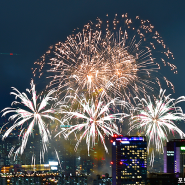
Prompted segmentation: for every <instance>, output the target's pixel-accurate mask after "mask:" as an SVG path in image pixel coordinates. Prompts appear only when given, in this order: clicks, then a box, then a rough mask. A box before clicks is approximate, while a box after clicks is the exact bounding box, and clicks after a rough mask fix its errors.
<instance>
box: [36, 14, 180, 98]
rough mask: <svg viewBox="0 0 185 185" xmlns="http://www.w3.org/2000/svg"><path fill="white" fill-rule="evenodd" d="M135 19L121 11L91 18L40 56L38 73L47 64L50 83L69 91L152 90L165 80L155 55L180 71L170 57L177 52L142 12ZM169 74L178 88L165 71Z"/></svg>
mask: <svg viewBox="0 0 185 185" xmlns="http://www.w3.org/2000/svg"><path fill="white" fill-rule="evenodd" d="M135 22H136V23H132V20H131V19H129V18H128V17H127V14H124V15H122V17H121V19H120V20H118V18H117V15H116V16H115V18H114V20H113V22H109V21H101V20H100V19H97V23H95V24H93V23H92V22H90V23H88V24H87V25H85V26H84V29H83V31H82V32H77V33H75V32H76V31H74V33H73V34H72V35H70V36H68V37H67V40H66V41H65V42H59V43H57V44H55V45H54V46H51V47H50V49H49V50H48V51H47V52H46V54H44V55H43V56H42V58H41V60H40V61H37V62H35V64H38V65H39V66H37V67H36V68H35V69H34V70H33V73H34V75H36V73H37V72H39V78H40V77H41V76H42V75H43V73H44V69H45V71H47V73H46V77H47V78H50V79H51V81H50V83H49V84H48V85H47V86H46V88H49V87H55V88H56V89H57V90H58V91H59V93H61V92H62V91H65V92H67V93H66V94H69V93H70V92H71V91H70V89H71V88H72V89H73V90H75V93H76V94H79V92H82V91H83V92H85V91H86V92H88V93H92V92H95V91H104V92H105V95H106V96H107V97H108V98H110V97H112V96H120V97H122V98H123V99H125V100H127V101H130V100H131V99H132V98H133V97H134V96H135V95H137V96H138V95H140V93H141V94H145V93H146V90H148V89H150V90H153V85H154V84H155V83H158V85H159V86H160V81H159V78H158V73H157V72H158V70H159V69H160V66H159V64H158V63H157V62H156V61H158V60H155V58H157V59H159V60H160V61H161V63H163V64H164V66H165V65H169V66H170V67H171V70H174V73H177V71H176V66H174V65H173V64H170V63H169V62H166V59H168V58H170V57H172V58H173V54H172V53H171V52H170V51H169V50H168V49H166V45H165V44H164V41H163V40H162V38H161V37H160V35H159V33H158V32H157V31H154V26H152V25H151V23H150V22H149V21H148V20H147V21H144V20H140V18H139V17H138V16H137V17H136V19H135ZM137 23H139V26H138V28H135V25H136V26H137ZM157 47H159V48H157ZM156 48H157V51H159V52H155V50H156ZM155 53H158V54H157V55H155ZM165 57H166V59H165ZM47 64H49V65H47ZM49 66H50V67H49ZM164 80H165V81H166V82H167V85H171V86H172V88H174V87H173V84H172V83H171V82H170V81H168V80H167V78H166V77H164Z"/></svg>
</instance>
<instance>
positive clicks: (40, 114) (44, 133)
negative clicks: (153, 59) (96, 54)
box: [2, 81, 60, 154]
mask: <svg viewBox="0 0 185 185" xmlns="http://www.w3.org/2000/svg"><path fill="white" fill-rule="evenodd" d="M12 89H13V90H14V92H11V93H10V94H13V95H15V99H17V98H19V99H20V100H21V102H18V101H13V102H12V105H16V104H21V105H23V106H24V109H22V108H12V107H7V108H5V109H3V110H2V111H3V112H4V113H3V114H2V116H5V115H6V114H8V113H13V115H11V116H10V117H9V121H11V120H13V121H14V124H13V125H12V126H11V127H10V128H9V129H8V130H7V131H6V132H5V134H4V135H3V139H5V138H6V137H8V135H9V134H10V133H11V132H12V131H13V130H14V129H15V128H16V127H21V133H20V135H22V144H21V146H20V147H19V148H18V149H17V151H16V154H18V153H20V154H22V153H23V152H24V149H25V148H26V145H27V141H28V137H29V135H30V134H31V133H32V132H33V128H34V126H35V125H38V128H39V132H40V135H41V138H42V144H43V150H42V152H43V153H44V152H45V150H47V148H46V144H47V143H48V142H49V139H50V138H51V135H50V131H49V129H48V128H47V123H46V122H44V120H43V118H46V119H50V120H52V121H54V120H55V119H57V118H55V117H53V115H52V114H54V109H53V108H47V105H49V104H48V102H49V101H54V100H56V98H53V97H51V94H53V93H54V92H55V90H51V91H50V92H49V93H48V94H47V95H46V96H45V97H44V98H43V99H42V100H41V97H40V103H39V104H38V102H37V101H38V97H37V95H36V91H35V85H34V83H33V81H31V91H30V90H29V89H26V91H28V92H29V93H31V94H32V100H30V99H29V98H28V96H27V95H26V94H25V93H20V92H19V91H18V90H17V89H16V88H14V87H13V88H12ZM57 120H58V119H57ZM27 121H29V122H30V124H29V126H28V128H25V127H24V124H26V122H27ZM58 121H60V120H58ZM11 152H12V151H11Z"/></svg>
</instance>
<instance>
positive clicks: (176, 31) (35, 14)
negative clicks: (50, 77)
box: [0, 1, 185, 165]
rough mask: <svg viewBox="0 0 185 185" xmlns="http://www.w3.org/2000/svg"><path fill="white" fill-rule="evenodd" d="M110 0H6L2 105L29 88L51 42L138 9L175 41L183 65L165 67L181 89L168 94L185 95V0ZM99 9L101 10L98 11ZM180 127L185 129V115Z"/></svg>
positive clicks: (3, 120)
mask: <svg viewBox="0 0 185 185" xmlns="http://www.w3.org/2000/svg"><path fill="white" fill-rule="evenodd" d="M104 3H105V2H103V1H100V2H97V6H95V3H94V2H93V3H92V2H91V6H88V4H87V3H86V2H85V1H83V2H78V3H77V2H75V1H73V3H72V4H70V3H69V4H68V3H67V2H66V3H60V2H58V3H53V4H52V3H49V1H48V2H47V1H46V2H45V3H43V4H42V3H40V2H39V3H38V4H34V3H25V2H24V3H22V4H20V3H15V4H14V3H12V4H8V3H6V2H3V3H1V5H2V6H0V7H1V8H2V7H3V9H2V10H1V9H0V12H1V14H2V15H3V16H0V17H2V18H0V20H1V22H2V29H1V33H2V34H1V35H0V43H1V44H0V61H1V68H0V70H1V71H0V75H1V76H0V77H1V81H0V88H1V96H0V97H1V100H0V102H1V104H0V110H2V109H4V108H5V107H9V106H10V104H11V102H12V101H13V100H14V97H13V96H11V95H10V91H11V87H15V88H17V89H19V90H20V92H25V89H26V88H29V86H30V80H31V78H33V74H32V71H31V68H34V67H35V66H34V62H35V61H37V60H38V59H39V58H40V57H41V56H42V55H43V54H44V53H46V51H47V50H48V48H49V46H50V45H54V44H56V43H57V42H65V40H66V37H67V36H68V35H70V34H71V33H72V31H73V29H75V28H77V27H79V30H80V31H81V30H82V28H83V25H85V24H86V23H87V22H89V21H90V20H91V21H93V22H95V20H96V17H100V18H101V19H103V20H105V17H106V14H109V15H110V17H112V18H113V17H114V15H115V14H119V15H121V14H124V13H128V15H129V16H130V17H135V16H137V15H138V16H140V17H141V19H147V20H150V21H151V23H152V25H154V27H155V28H156V30H158V32H159V33H160V35H161V36H162V38H163V40H164V42H165V44H166V45H167V48H168V47H169V49H170V51H172V52H173V54H174V57H175V60H173V61H172V63H174V64H175V65H176V66H177V71H178V74H173V75H171V73H170V69H168V70H165V69H162V70H161V71H160V73H161V74H162V76H166V77H167V78H168V79H169V80H170V81H172V83H173V84H174V86H175V93H173V91H172V90H171V89H170V88H168V89H167V90H166V91H167V92H168V94H172V98H177V97H179V96H185V89H184V87H183V84H182V83H183V80H184V77H185V76H184V69H185V63H184V62H183V60H184V55H183V50H184V49H183V43H184V41H185V40H184V39H185V37H184V34H183V30H184V28H185V24H184V22H183V15H184V16H185V13H184V11H183V8H182V7H183V5H184V4H185V3H184V2H182V1H179V2H175V3H172V1H163V2H160V1H159V2H158V1H156V2H155V3H154V2H151V4H150V3H147V1H143V5H141V4H142V3H141V2H135V4H134V5H133V4H132V2H126V1H125V2H118V1H117V2H115V3H111V2H107V3H106V4H104ZM126 5H127V6H126ZM30 7H32V10H31V9H30ZM59 7H61V9H62V10H63V11H62V10H61V9H60V8H59ZM87 7H88V8H87ZM122 7H124V8H122ZM138 7H140V9H139V8H138ZM157 8H158V9H157ZM87 9H88V10H89V11H88V10H87ZM94 9H97V11H95V12H94ZM82 10H84V12H83V11H82ZM162 10H163V11H162ZM48 12H49V13H48ZM69 12H70V13H69ZM66 15H67V16H66ZM159 52H160V51H159ZM1 53H10V55H3V54H2V55H1ZM11 53H16V54H17V55H12V54H11ZM170 62H171V61H170ZM34 83H36V86H38V87H39V88H40V89H39V90H38V93H39V92H41V91H42V90H43V89H42V88H41V87H42V85H43V84H44V83H45V82H44V81H42V80H40V81H39V80H38V81H34ZM39 84H41V85H39ZM180 106H181V107H182V110H183V111H184V112H185V103H184V102H182V103H180ZM7 119H8V117H5V118H1V121H0V124H1V125H2V124H3V123H6V122H7ZM126 122H128V120H127V121H126ZM178 127H179V128H180V129H182V131H185V126H184V121H181V122H180V124H178ZM68 130H70V129H68ZM124 132H125V131H124ZM121 134H122V133H121ZM5 141H6V140H5ZM107 165H108V164H107Z"/></svg>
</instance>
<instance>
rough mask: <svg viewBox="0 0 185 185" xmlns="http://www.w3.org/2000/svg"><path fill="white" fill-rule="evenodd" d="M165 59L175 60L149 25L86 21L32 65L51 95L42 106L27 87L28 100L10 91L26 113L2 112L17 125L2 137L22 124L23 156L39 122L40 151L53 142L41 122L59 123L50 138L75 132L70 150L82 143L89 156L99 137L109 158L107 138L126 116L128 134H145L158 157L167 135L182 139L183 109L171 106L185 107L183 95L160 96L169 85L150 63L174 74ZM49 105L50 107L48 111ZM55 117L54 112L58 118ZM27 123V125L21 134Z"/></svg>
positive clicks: (128, 21) (124, 19) (16, 110)
mask: <svg viewBox="0 0 185 185" xmlns="http://www.w3.org/2000/svg"><path fill="white" fill-rule="evenodd" d="M138 23H139V25H138V28H135V27H134V25H137V24H138ZM158 47H159V48H158ZM170 58H172V59H174V58H173V54H172V53H171V52H170V51H169V49H166V45H165V44H164V41H163V39H162V37H161V36H160V35H159V33H158V32H157V31H155V30H154V26H153V25H151V23H150V22H149V21H148V20H146V21H145V20H141V19H140V18H139V17H138V16H137V17H136V19H135V20H134V22H133V21H132V20H131V19H129V18H128V16H127V14H124V15H122V17H121V19H120V20H119V19H118V18H117V15H116V16H115V18H114V19H113V21H112V22H109V20H107V21H102V20H100V19H97V23H95V24H94V23H92V22H90V23H88V24H87V25H85V26H84V28H83V31H82V32H77V33H76V30H74V32H73V33H72V34H71V35H69V36H68V37H67V40H66V41H65V42H59V43H57V44H55V45H54V46H50V47H49V50H48V51H47V52H46V54H44V55H43V56H42V57H41V60H39V61H37V62H35V65H37V67H36V68H35V69H33V74H34V76H36V77H38V78H41V79H42V78H44V81H49V79H51V80H50V82H49V83H48V84H47V85H46V88H45V90H44V91H49V93H48V94H47V95H46V97H44V98H43V99H42V100H41V98H40V101H41V103H40V104H37V101H39V98H38V97H37V96H36V93H35V85H34V84H33V82H31V91H32V101H31V100H29V99H28V97H27V95H26V94H25V93H20V92H19V91H17V89H15V88H13V89H14V90H15V91H16V92H17V93H18V94H16V93H14V92H13V93H11V94H14V95H15V96H16V98H17V97H18V98H20V100H21V104H23V105H25V106H26V107H27V108H29V109H30V111H27V110H24V109H21V108H5V109H4V110H3V112H4V113H3V116H4V115H6V114H7V113H14V114H13V115H12V116H10V117H9V119H10V120H15V121H14V124H13V126H11V127H10V128H9V129H8V130H7V131H6V133H5V134H4V136H3V138H5V137H7V136H8V135H9V134H10V132H12V130H13V129H14V128H15V127H18V126H21V128H23V129H22V131H21V132H22V133H23V132H24V135H23V137H22V145H21V147H20V148H19V149H18V150H17V153H21V154H22V153H23V151H24V149H25V147H26V144H27V140H28V136H29V135H30V134H31V133H32V132H33V127H34V126H35V125H36V124H37V125H38V127H39V131H40V135H41V138H42V142H43V152H44V151H45V150H46V143H47V142H49V138H51V134H50V133H51V131H50V130H49V129H48V126H47V125H48V121H44V120H43V119H42V117H44V118H48V119H50V120H52V121H53V120H57V121H58V122H59V123H60V125H61V131H59V132H58V134H56V136H55V137H57V136H58V135H63V136H64V138H68V136H69V135H70V134H72V133H73V134H75V136H76V133H77V132H80V137H77V136H76V139H77V144H76V147H75V149H77V147H78V145H79V143H80V142H81V141H82V139H84V138H86V143H87V148H88V151H89V148H90V145H91V144H92V146H93V145H95V140H96V138H98V137H99V138H100V140H101V141H102V143H103V145H104V148H105V150H106V151H107V152H108V149H107V147H106V144H105V136H112V135H113V134H120V130H119V129H118V123H119V122H120V121H123V119H124V118H125V117H130V124H129V126H130V128H129V131H128V133H131V131H133V130H135V129H136V130H140V129H143V131H144V133H145V135H146V136H147V137H148V148H150V147H152V145H155V148H156V151H158V152H161V151H162V150H163V145H164V143H165V142H166V141H167V140H168V133H169V132H170V131H171V132H172V133H173V134H175V133H178V134H179V135H180V137H184V133H183V132H182V131H181V130H180V129H179V128H178V127H177V126H176V125H175V123H174V122H173V121H177V120H184V118H185V117H184V114H183V111H182V110H181V108H180V107H176V104H177V103H179V102H181V101H185V97H180V98H178V99H177V100H174V99H171V98H170V95H168V96H165V95H164V93H165V91H163V90H162V85H161V82H160V81H161V79H164V81H165V82H166V84H167V86H171V88H172V89H173V90H174V86H173V84H172V83H171V82H170V81H169V80H167V78H166V77H160V76H159V73H158V71H159V70H160V64H158V63H157V62H156V61H161V63H162V64H163V66H169V67H170V68H171V70H172V71H173V72H174V73H175V74H176V73H177V68H176V66H175V65H173V64H171V63H169V62H168V60H169V59H170ZM45 77H46V78H45ZM155 89H160V94H159V97H155V98H153V99H151V98H150V96H149V95H148V94H152V93H153V92H154V91H155V92H156V90H155ZM44 91H42V92H41V94H40V97H41V96H42V94H43V93H44ZM51 95H52V96H53V97H51ZM48 101H51V104H52V105H53V106H51V107H50V106H49V104H48ZM54 101H55V102H54ZM32 102H33V103H32ZM15 103H18V102H15ZM13 104H14V102H13ZM55 114H59V115H60V116H59V117H60V119H59V118H58V119H57V118H56V117H55ZM31 119H32V120H31ZM73 120H75V121H73ZM26 121H29V122H30V124H29V126H28V128H27V129H24V126H23V124H24V123H25V122H26ZM148 151H149V149H148ZM152 156H154V154H153V153H152ZM152 160H153V159H152Z"/></svg>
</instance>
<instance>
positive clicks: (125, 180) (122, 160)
mask: <svg viewBox="0 0 185 185" xmlns="http://www.w3.org/2000/svg"><path fill="white" fill-rule="evenodd" d="M111 142H112V162H111V164H112V184H114V185H116V184H119V185H121V184H136V185H139V184H142V185H143V184H146V178H147V142H146V139H145V137H137V136H122V135H121V136H120V135H119V136H118V135H114V137H112V140H111Z"/></svg>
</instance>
